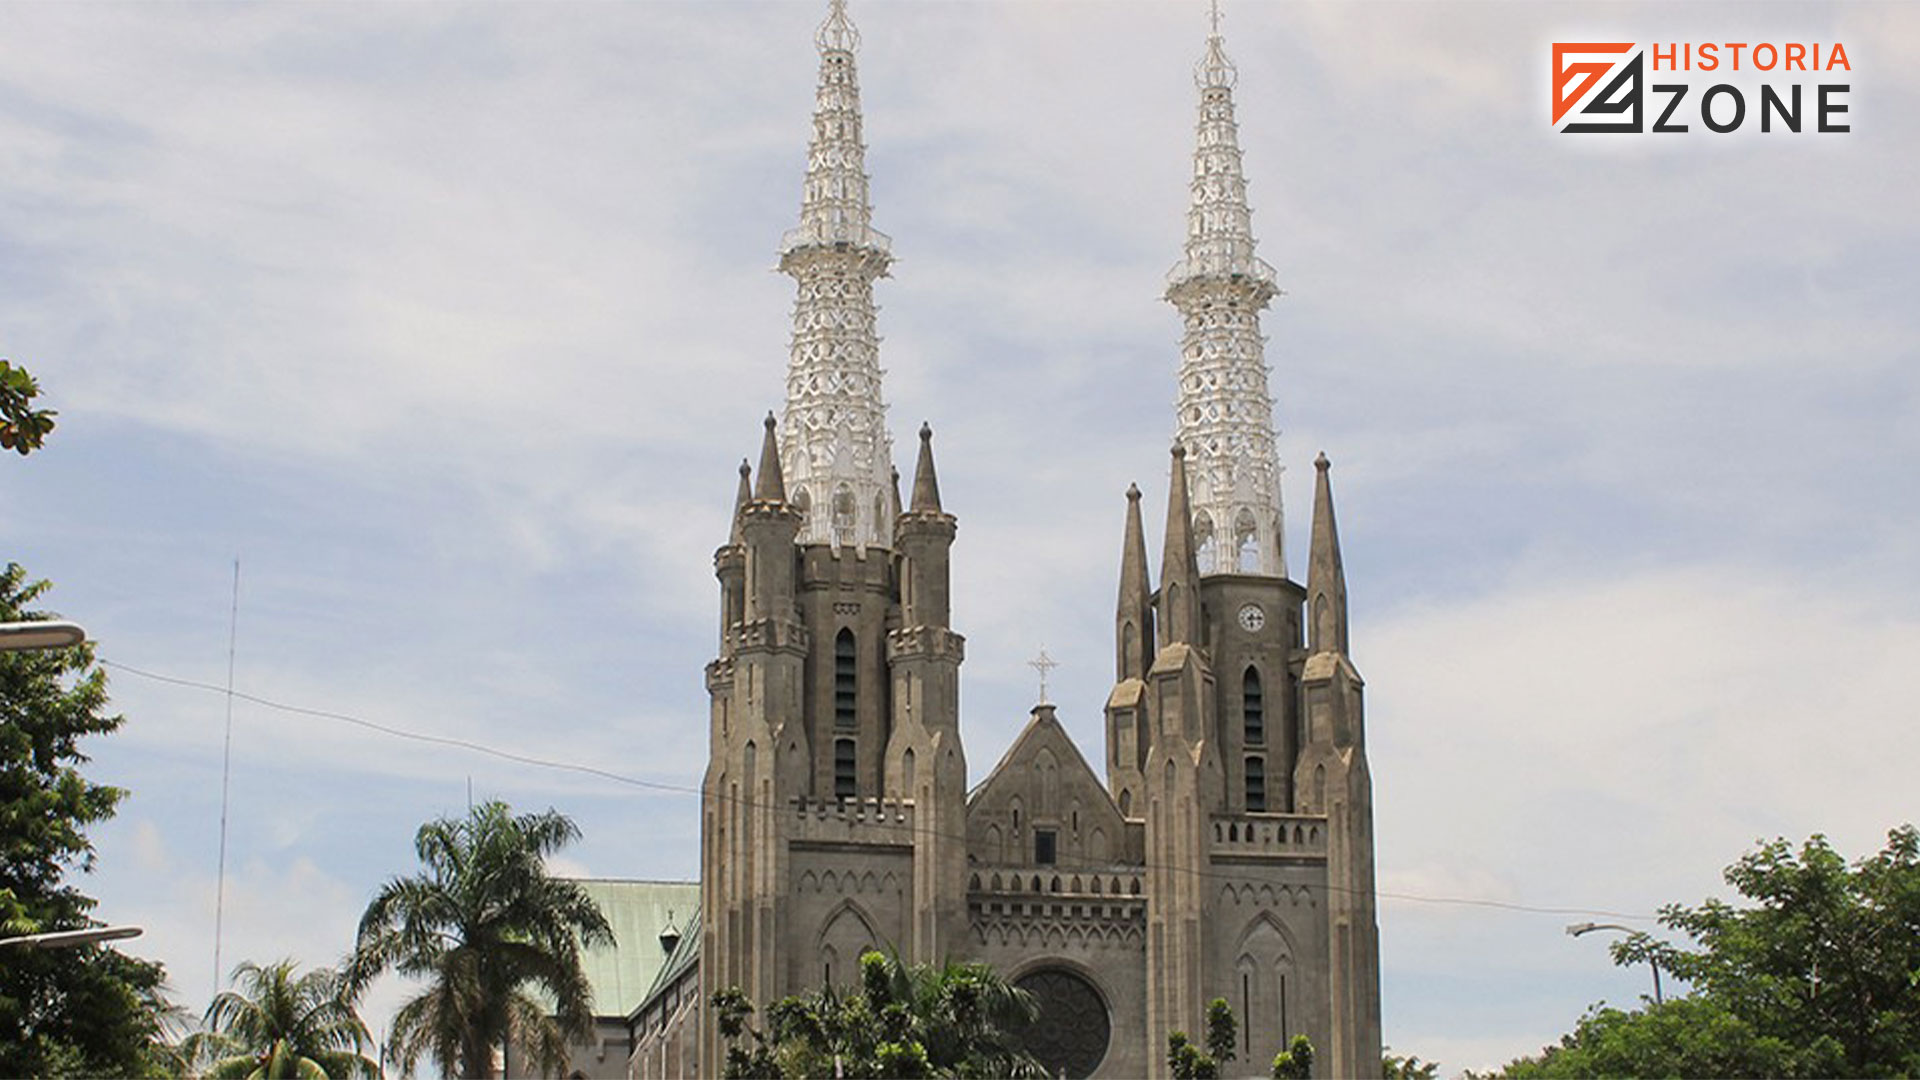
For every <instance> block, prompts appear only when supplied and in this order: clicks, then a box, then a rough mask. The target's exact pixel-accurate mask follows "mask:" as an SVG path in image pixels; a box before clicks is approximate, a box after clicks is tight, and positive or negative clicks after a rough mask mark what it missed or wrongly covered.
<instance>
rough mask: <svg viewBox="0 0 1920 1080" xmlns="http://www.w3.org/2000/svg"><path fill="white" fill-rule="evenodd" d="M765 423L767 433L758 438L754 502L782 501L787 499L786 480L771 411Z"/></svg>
mask: <svg viewBox="0 0 1920 1080" xmlns="http://www.w3.org/2000/svg"><path fill="white" fill-rule="evenodd" d="M765 424H766V429H767V433H766V436H765V437H764V438H762V439H761V440H760V483H759V486H757V487H756V488H754V491H753V497H754V500H755V501H756V502H772V503H783V502H786V501H787V482H786V479H785V477H784V476H783V475H782V474H781V470H780V439H779V437H778V436H776V435H775V434H774V424H775V421H774V419H773V414H772V413H768V414H767V419H766V421H765ZM743 464H744V463H743ZM743 475H744V474H743Z"/></svg>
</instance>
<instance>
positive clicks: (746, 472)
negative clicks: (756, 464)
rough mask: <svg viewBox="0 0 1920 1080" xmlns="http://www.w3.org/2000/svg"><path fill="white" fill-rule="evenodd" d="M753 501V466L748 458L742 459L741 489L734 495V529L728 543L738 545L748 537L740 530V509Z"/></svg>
mask: <svg viewBox="0 0 1920 1080" xmlns="http://www.w3.org/2000/svg"><path fill="white" fill-rule="evenodd" d="M752 501H753V467H752V466H751V465H748V464H747V459H746V458H741V459H740V490H739V491H738V492H737V493H735V495H734V497H733V531H731V532H729V533H728V534H727V543H729V544H732V545H734V546H735V547H738V546H739V545H740V544H741V542H743V541H744V540H745V539H746V534H745V533H743V532H741V531H740V511H742V510H745V509H746V508H747V504H748V503H750V502H752Z"/></svg>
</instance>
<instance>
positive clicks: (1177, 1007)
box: [632, 0, 1380, 1076]
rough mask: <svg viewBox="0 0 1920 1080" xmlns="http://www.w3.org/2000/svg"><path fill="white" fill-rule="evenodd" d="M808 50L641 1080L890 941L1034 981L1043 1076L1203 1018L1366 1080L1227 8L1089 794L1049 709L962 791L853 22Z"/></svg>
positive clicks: (1329, 719)
mask: <svg viewBox="0 0 1920 1080" xmlns="http://www.w3.org/2000/svg"><path fill="white" fill-rule="evenodd" d="M816 41H817V44H818V46H819V51H820V58H821V62H820V78H819V89H818V95H817V104H816V108H815V111H814V114H813V134H812V139H811V142H810V145H809V149H808V155H807V169H806V179H805V184H804V189H803V191H804V194H803V197H802V200H801V210H800V221H799V224H798V226H797V227H796V228H794V229H793V230H791V231H789V232H788V233H787V234H786V235H785V237H783V238H782V241H781V245H780V268H781V270H783V271H784V272H786V273H787V274H789V275H791V276H792V277H793V279H794V281H795V283H796V286H797V299H796V302H795V304H794V309H793V337H792V355H791V359H790V362H789V365H788V368H787V397H786V409H785V413H784V415H782V416H781V417H779V418H778V419H777V420H776V418H775V417H773V416H771V415H770V416H768V418H767V421H766V431H765V434H764V438H763V443H762V446H761V449H760V454H759V461H758V464H757V466H753V467H751V468H750V467H749V466H748V465H746V464H744V463H743V464H742V465H741V468H740V485H739V490H738V494H737V506H736V510H735V514H734V520H733V527H732V533H731V535H730V536H729V537H728V540H727V543H726V544H725V545H724V546H722V547H721V548H720V549H719V551H718V552H717V553H716V555H715V558H714V565H715V570H716V573H717V576H718V578H719V581H720V587H721V588H720V592H721V608H722V615H721V634H720V650H719V657H718V658H717V659H716V660H714V661H713V662H712V663H711V664H710V665H708V668H707V686H708V690H709V692H710V694H711V698H712V715H711V725H712V742H711V757H710V759H709V765H708V768H707V774H706V779H705V784H704V789H703V790H704V799H703V820H702V837H701V845H702V847H701V912H700V916H699V928H698V930H697V935H698V936H697V945H696V946H695V948H696V949H697V959H696V960H695V961H694V962H693V963H694V965H695V966H697V979H698V989H699V993H698V996H697V997H693V995H692V994H691V992H690V991H691V986H692V985H693V984H692V983H691V982H688V984H687V985H688V988H689V993H688V994H687V996H688V997H690V998H692V1004H691V1007H677V1008H671V1009H659V1010H656V1011H655V1012H653V1013H648V1015H657V1016H659V1017H660V1018H661V1019H660V1022H659V1023H657V1024H650V1025H647V1030H645V1031H640V1032H636V1036H637V1044H636V1048H635V1051H634V1056H633V1061H632V1070H633V1072H634V1074H635V1075H676V1074H678V1075H714V1074H717V1072H718V1070H719V1069H720V1066H721V1062H722V1060H723V1054H724V1047H723V1044H722V1043H721V1041H720V1038H719V1035H718V1033H717V1032H716V1031H715V1030H714V1025H713V1024H712V1020H711V1017H710V1015H708V1013H709V1010H706V1009H704V1008H701V1007H699V1003H700V1002H704V1001H705V1000H707V999H709V998H710V997H711V995H712V993H713V992H714V991H716V990H719V989H721V988H723V987H729V986H737V987H740V988H741V989H743V990H745V991H746V993H747V994H748V995H749V996H750V997H751V998H752V999H753V1000H754V1001H755V1002H757V1003H760V1004H762V1005H765V1004H767V1003H770V1002H773V1001H775V1000H777V999H778V998H780V997H782V996H784V995H786V994H790V993H799V992H804V991H807V990H810V989H812V988H815V987H818V986H821V985H823V984H846V983H849V982H851V981H852V980H853V979H854V978H855V977H856V974H857V961H858V956H859V955H860V953H861V952H862V951H864V950H865V949H867V948H870V947H880V948H882V949H885V948H889V947H891V948H894V949H897V950H898V951H899V952H900V954H901V955H902V956H903V957H905V958H908V959H911V960H918V961H936V962H937V961H941V960H944V959H948V958H952V959H969V960H983V961H987V962H989V963H991V964H993V965H994V966H995V967H996V968H997V969H998V970H999V972H1000V973H1001V974H1002V975H1003V976H1005V977H1006V978H1008V979H1009V980H1010V981H1012V982H1014V983H1016V984H1017V985H1019V986H1022V987H1024V988H1026V989H1027V990H1029V991H1030V992H1032V993H1033V994H1034V995H1035V996H1036V998H1037V999H1038V1000H1039V1003H1040V1006H1041V1010H1042V1019H1041V1021H1040V1023H1039V1024H1037V1025H1036V1026H1035V1027H1034V1029H1033V1030H1032V1031H1031V1032H1029V1033H1028V1043H1029V1045H1030V1047H1031V1048H1032V1049H1033V1050H1034V1052H1035V1053H1036V1054H1037V1055H1039V1057H1040V1058H1041V1060H1042V1061H1043V1062H1045V1063H1046V1064H1047V1065H1048V1068H1049V1071H1050V1073H1052V1074H1054V1075H1061V1074H1064V1075H1068V1076H1094V1075H1097V1076H1147V1075H1156V1074H1161V1073H1164V1072H1165V1070H1166V1064H1165V1061H1164V1056H1165V1047H1166V1041H1167V1036H1168V1033H1169V1032H1172V1031H1176V1030H1179V1031H1186V1032H1188V1033H1190V1034H1192V1035H1194V1036H1195V1037H1196V1038H1198V1037H1199V1035H1200V1033H1201V1032H1203V1031H1204V1016H1205V1009H1206V1005H1207V1002H1209V1001H1210V1000H1212V999H1214V998H1225V999H1226V1000H1227V1001H1228V1003H1229V1004H1231V1005H1232V1006H1233V1009H1234V1011H1235V1013H1236V1014H1237V1015H1238V1017H1239V1019H1240V1023H1241V1046H1240V1047H1239V1048H1238V1051H1239V1054H1238V1060H1237V1061H1235V1062H1234V1063H1232V1065H1230V1066H1229V1071H1244V1072H1246V1073H1248V1074H1251V1075H1265V1072H1266V1068H1267V1063H1268V1062H1270V1061H1271V1059H1272V1057H1273V1055H1274V1054H1275V1053H1276V1052H1277V1051H1278V1050H1280V1049H1281V1048H1282V1047H1283V1046H1284V1045H1285V1044H1286V1043H1287V1041H1288V1040H1289V1039H1290V1038H1291V1037H1292V1036H1294V1035H1296V1034H1305V1035H1307V1036H1309V1037H1310V1038H1311V1039H1312V1040H1313V1043H1314V1045H1315V1047H1316V1049H1317V1052H1318V1056H1319V1061H1320V1062H1321V1063H1322V1064H1321V1065H1320V1066H1317V1067H1316V1073H1320V1074H1324V1075H1333V1076H1364V1075H1370V1074H1371V1075H1378V1070H1379V1068H1380V1019H1379V1017H1380V999H1379V958H1378V933H1377V930H1376V925H1375V915H1374V903H1375V902H1374V880H1373V815H1372V794H1371V781H1370V779H1369V777H1368V772H1367V763H1366V753H1365V725H1364V722H1363V716H1362V701H1361V680H1360V677H1359V674H1358V673H1357V672H1356V671H1355V669H1354V667H1353V664H1352V663H1351V662H1350V660H1349V659H1348V645H1347V602H1346V584H1345V579H1344V575H1343V572H1342V569H1341V562H1340V546H1339V537H1338V534H1337V532H1336V530H1335V528H1334V515H1333V497H1332V492H1331V489H1330V487H1329V482H1328V467H1327V461H1326V458H1325V457H1324V456H1323V457H1321V458H1320V459H1319V460H1318V461H1316V462H1315V466H1316V475H1315V490H1314V508H1313V523H1312V530H1311V534H1312V540H1311V547H1310V551H1309V555H1308V559H1307V573H1306V584H1305V586H1304V587H1303V586H1302V585H1300V584H1298V583H1296V582H1295V581H1294V580H1292V579H1291V578H1290V577H1289V576H1288V574H1287V564H1286V560H1285V558H1284V553H1283V544H1282V539H1283V520H1282V516H1281V509H1280V507H1281V504H1280V488H1279V475H1280V468H1279V464H1278V460H1277V456H1276V453H1275V449H1274V430H1273V405H1272V400H1271V397H1270V396H1269V391H1268V386H1267V370H1266V366H1265V361H1264V357H1263V339H1262V337H1261V333H1260V313H1261V311H1262V310H1264V309H1265V308H1266V306H1267V304H1268V302H1269V301H1270V300H1272V298H1273V297H1274V296H1275V294H1276V293H1277V291H1278V290H1277V288H1276V286H1275V282H1274V272H1273V269H1272V268H1271V267H1270V266H1268V265H1267V264H1266V263H1265V262H1263V261H1261V260H1260V258H1259V257H1258V256H1257V255H1256V254H1255V252H1254V240H1253V233H1252V226H1251V213H1250V211H1249V209H1248V204H1247V198H1246V180H1245V177H1244V175H1243V173H1242V168H1241V159H1240V149H1239V142H1238V135H1237V132H1236V127H1235V121H1234V105H1233V86H1234V83H1235V79H1236V74H1235V70H1234V67H1233V64H1232V62H1231V61H1229V60H1228V58H1227V55H1226V53H1225V50H1224V47H1223V43H1222V39H1221V37H1220V34H1219V30H1218V23H1217V20H1216V23H1215V26H1214V31H1213V33H1212V34H1211V35H1210V36H1209V38H1208V39H1207V43H1206V50H1205V54H1204V56H1203V58H1202V59H1201V61H1200V63H1199V65H1198V67H1197V69H1196V72H1195V75H1196V82H1197V83H1198V87H1199V93H1200V109H1199V112H1200V116H1199V124H1198V143H1197V147H1196V149H1195V153H1194V173H1193V182H1192V205H1191V209H1190V210H1189V212H1188V229H1187V242H1186V248H1185V253H1184V257H1183V258H1182V259H1181V260H1180V262H1179V263H1178V264H1177V265H1176V266H1175V267H1174V269H1173V272H1172V273H1171V275H1170V276H1169V279H1168V287H1167V292H1166V297H1167V299H1168V300H1169V301H1170V302H1171V303H1172V304H1173V305H1174V306H1175V307H1176V308H1177V309H1178V310H1179V312H1180V315H1181V317H1182V319H1183V321H1184V324H1185V331H1184V334H1183V336H1182V339H1181V356H1180V363H1179V373H1178V380H1179V392H1178V410H1179V411H1178V416H1177V424H1176V431H1177V437H1176V442H1175V444H1174V447H1173V451H1172V470H1171V484H1170V494H1169V498H1168V505H1167V515H1166V527H1165V534H1164V540H1163V541H1162V544H1161V549H1160V567H1159V575H1158V582H1159V585H1158V588H1157V589H1156V588H1155V586H1154V579H1153V576H1152V575H1151V574H1150V573H1149V567H1150V559H1149V555H1148V551H1147V543H1146V532H1145V527H1144V525H1143V523H1142V520H1141V507H1140V494H1139V491H1138V490H1137V489H1131V490H1129V491H1128V492H1127V511H1126V520H1125V535H1124V541H1123V545H1122V549H1121V561H1120V588H1119V605H1118V611H1117V613H1116V617H1115V627H1114V631H1115V683H1114V687H1113V690H1112V693H1111V694H1110V696H1109V697H1108V700H1107V702H1106V721H1107V746H1106V755H1105V757H1106V776H1105V779H1104V781H1103V780H1102V778H1101V777H1100V776H1099V775H1097V774H1096V772H1095V771H1094V770H1093V769H1092V768H1091V767H1090V766H1089V765H1088V763H1087V761H1086V760H1085V758H1083V757H1082V755H1081V754H1080V752H1079V750H1078V749H1077V748H1076V747H1075V746H1074V744H1073V742H1072V741H1071V740H1070V739H1069V738H1068V737H1067V735H1066V732H1065V730H1064V729H1063V728H1062V727H1061V725H1060V724H1059V722H1058V720H1057V719H1056V718H1055V716H1054V710H1053V707H1052V706H1051V705H1046V704H1042V705H1041V706H1039V707H1038V708H1036V709H1035V710H1034V711H1033V716H1032V718H1031V720H1030V722H1029V723H1028V724H1027V726H1026V728H1025V729H1024V730H1023V731H1022V732H1021V734H1020V736H1019V737H1018V738H1017V739H1016V740H1015V742H1014V744H1013V746H1012V747H1011V748H1010V749H1009V750H1008V751H1007V753H1006V755H1005V757H1004V758H1003V759H1002V760H1001V761H1000V763H999V764H998V765H997V766H996V767H995V768H994V769H993V771H992V772H991V773H990V774H989V775H988V776H987V777H986V779H985V780H984V781H982V782H981V783H980V784H979V785H978V786H977V787H975V788H974V789H973V790H972V791H971V792H970V791H969V789H968V785H967V763H966V751H965V748H964V746H963V743H962V733H961V723H960V709H959V677H960V665H961V662H962V660H963V659H964V656H965V648H964V646H965V642H964V639H963V638H962V637H961V636H960V634H958V633H956V632H955V631H954V629H953V627H952V624H951V612H952V603H951V599H952V598H951V590H950V587H949V581H950V577H949V565H950V563H949V561H950V558H951V552H952V547H953V541H954V535H955V519H954V517H953V515H951V514H949V513H948V512H947V510H946V508H945V507H944V506H943V505H942V503H941V499H940V485H939V481H938V478H937V476H936V474H935V469H934V454H933V442H932V433H931V432H930V431H929V430H928V429H927V428H925V427H922V428H921V429H920V432H919V445H918V453H917V459H916V462H915V465H914V468H913V475H912V477H911V479H910V481H909V482H907V483H906V484H905V485H903V484H902V482H901V477H900V476H899V474H898V473H897V472H895V470H894V468H893V453H892V445H891V439H890V436H889V434H888V431H887V427H886V414H885V404H884V402H883V399H882V396H881V368H880V363H879V346H878V342H879V339H878V337H877V335H876V333H875V325H874V304H873V284H874V281H875V280H876V279H878V278H880V277H882V276H885V275H886V273H887V269H888V265H889V263H890V261H891V252H890V242H889V240H888V238H887V237H886V235H885V234H883V233H881V232H879V231H877V230H876V229H874V227H873V225H872V220H871V207H870V204H869V200H868V195H867V176H866V172H865V146H864V143H863V141H862V136H861V110H860V95H859V86H858V81H857V79H856V76H855V64H854V57H855V53H856V51H857V49H858V46H859V35H858V33H857V31H856V30H855V28H854V26H853V24H852V22H851V21H850V20H849V18H848V16H847V12H846V8H845V2H844V0H831V4H830V10H829V13H828V16H827V19H826V22H825V23H824V24H823V25H822V26H821V28H820V30H819V33H818V35H817V38H816ZM989 599H990V598H989ZM972 602H975V603H978V602H981V601H980V598H975V599H974V600H973V601H972ZM683 966H685V965H683ZM692 977H693V976H692V975H691V973H689V975H688V979H689V980H691V978H692ZM654 1004H658V1003H657V1002H656V1003H654ZM642 1011H643V1012H646V1007H643V1010H642Z"/></svg>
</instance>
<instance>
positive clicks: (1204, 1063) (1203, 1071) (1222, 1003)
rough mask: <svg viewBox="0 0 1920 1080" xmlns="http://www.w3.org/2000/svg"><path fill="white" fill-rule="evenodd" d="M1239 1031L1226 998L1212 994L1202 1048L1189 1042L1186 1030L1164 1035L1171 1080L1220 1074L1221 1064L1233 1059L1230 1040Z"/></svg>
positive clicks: (1203, 1079)
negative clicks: (1213, 996)
mask: <svg viewBox="0 0 1920 1080" xmlns="http://www.w3.org/2000/svg"><path fill="white" fill-rule="evenodd" d="M1239 1035H1240V1025H1239V1023H1238V1022H1237V1021H1235V1020H1234V1018H1233V1009H1232V1007H1230V1006H1229V1005H1228V1004H1227V999H1226V998H1214V999H1213V1000H1212V1001H1209V1002H1207V1048H1206V1050H1205V1051H1202V1050H1201V1049H1200V1048H1199V1047H1197V1046H1195V1045H1193V1041H1192V1040H1191V1039H1189V1038H1188V1037H1187V1033H1186V1032H1184V1031H1175V1032H1171V1033H1169V1034H1168V1035H1167V1068H1168V1069H1169V1070H1171V1071H1172V1072H1173V1075H1174V1077H1175V1080H1212V1078H1214V1077H1217V1076H1219V1075H1220V1068H1221V1066H1223V1065H1225V1064H1226V1063H1227V1062H1229V1061H1232V1060H1233V1058H1234V1052H1233V1044H1234V1040H1235V1039H1237V1038H1239Z"/></svg>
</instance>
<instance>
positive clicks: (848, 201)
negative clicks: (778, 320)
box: [780, 0, 894, 549]
mask: <svg viewBox="0 0 1920 1080" xmlns="http://www.w3.org/2000/svg"><path fill="white" fill-rule="evenodd" d="M814 42H815V44H817V45H818V46H819V49H820V83H819V90H818V93H817V95H816V103H815V107H814V113H813V138H812V141H811V142H810V143H809V145H808V148H807V176H806V182H805V185H804V187H803V189H802V193H801V198H800V224H799V226H798V227H797V228H795V229H792V230H790V231H789V232H788V233H787V234H786V235H785V236H784V237H782V238H781V242H780V269H781V270H782V271H783V272H785V273H787V274H789V275H791V276H792V277H793V279H794V283H795V285H796V298H795V301H794V306H793V337H792V352H791V356H790V357H789V360H788V364H787V409H786V416H785V418H784V421H783V425H784V426H783V429H782V436H783V439H782V444H783V448H784V450H785V456H784V457H783V458H782V461H783V462H784V464H785V465H786V481H787V483H788V485H790V488H791V490H792V492H793V501H794V505H796V506H798V507H799V508H800V509H801V511H802V513H803V514H804V515H805V520H804V522H803V523H802V525H801V529H800V542H801V543H802V544H831V545H833V546H834V547H835V548H839V547H841V546H846V545H851V546H854V547H857V548H861V549H864V548H868V547H891V546H892V544H893V525H894V522H893V515H892V514H891V513H889V510H890V509H891V508H890V507H889V506H888V504H887V491H888V474H889V470H890V469H891V468H892V464H893V442H892V438H891V437H890V436H889V435H888V433H887V406H886V402H885V401H884V399H883V398H882V396H881V393H880V381H881V369H880V338H879V336H878V334H877V332H876V330H875V325H874V323H875V318H874V316H875V309H874V304H873V283H874V281H875V280H876V279H878V278H881V277H884V276H886V273H887V266H888V264H889V263H890V262H891V261H892V259H893V256H892V253H891V251H892V241H890V240H888V239H887V236H886V234H885V233H882V232H880V231H879V230H877V229H875V228H873V225H872V219H873V209H872V206H871V205H870V204H869V201H868V198H867V173H866V146H865V145H864V144H863V143H862V142H861V136H860V128H861V117H860V84H859V80H858V78H857V77H856V75H855V71H854V51H855V50H857V49H858V48H859V47H860V33H859V31H858V30H856V29H854V26H853V21H852V20H851V19H850V18H848V16H847V5H846V3H845V0H832V4H831V5H830V6H829V8H828V11H827V18H826V21H825V22H824V23H822V24H821V26H820V30H819V33H817V34H816V35H815V36H814Z"/></svg>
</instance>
